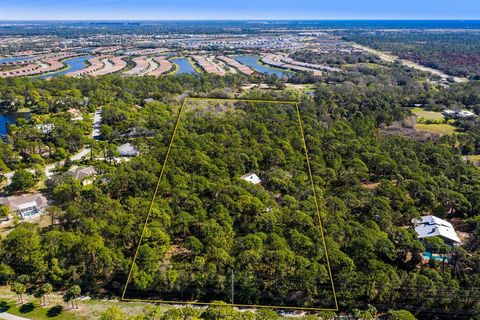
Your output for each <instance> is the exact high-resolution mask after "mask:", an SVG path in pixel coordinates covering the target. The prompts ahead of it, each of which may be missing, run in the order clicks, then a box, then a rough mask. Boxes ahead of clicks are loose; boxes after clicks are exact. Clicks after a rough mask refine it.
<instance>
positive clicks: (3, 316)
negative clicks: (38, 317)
mask: <svg viewBox="0 0 480 320" xmlns="http://www.w3.org/2000/svg"><path fill="white" fill-rule="evenodd" d="M0 319H6V320H30V319H28V318H23V317H19V316H14V315H13V314H10V313H6V312H0Z"/></svg>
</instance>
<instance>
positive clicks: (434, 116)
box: [412, 108, 444, 120]
mask: <svg viewBox="0 0 480 320" xmlns="http://www.w3.org/2000/svg"><path fill="white" fill-rule="evenodd" d="M412 112H413V113H414V114H416V115H417V117H419V118H422V119H425V120H443V119H444V116H443V114H442V113H441V112H435V111H425V110H424V109H422V108H413V109H412Z"/></svg>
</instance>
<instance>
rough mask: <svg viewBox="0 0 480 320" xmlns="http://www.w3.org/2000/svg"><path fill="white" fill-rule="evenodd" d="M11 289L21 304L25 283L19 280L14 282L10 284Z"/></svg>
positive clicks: (25, 289)
mask: <svg viewBox="0 0 480 320" xmlns="http://www.w3.org/2000/svg"><path fill="white" fill-rule="evenodd" d="M11 290H12V291H13V292H15V293H16V294H17V297H18V302H20V303H21V304H23V295H24V294H25V292H27V288H26V287H25V285H24V284H23V283H20V282H14V283H12V285H11Z"/></svg>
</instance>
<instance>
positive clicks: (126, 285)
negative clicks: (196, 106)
mask: <svg viewBox="0 0 480 320" xmlns="http://www.w3.org/2000/svg"><path fill="white" fill-rule="evenodd" d="M201 100H203V101H205V100H210V101H229V102H252V103H274V104H289V105H292V106H294V107H295V110H296V112H297V118H298V124H299V126H300V132H301V134H302V140H303V149H304V152H305V159H306V161H307V168H308V175H309V177H310V183H311V186H312V191H313V196H314V199H315V207H316V211H317V218H318V222H319V226H320V233H321V236H322V244H323V249H324V250H325V258H326V261H327V269H328V275H329V277H330V284H331V287H332V293H333V298H334V301H335V308H306V307H290V306H266V305H250V304H236V303H234V304H231V303H227V304H225V303H218V302H217V303H216V302H196V301H166V300H149V299H130V298H125V293H126V291H127V287H128V284H129V283H130V280H131V278H132V273H133V268H134V265H135V261H136V260H137V256H138V251H139V249H140V245H141V244H142V240H143V237H144V234H145V229H146V228H147V225H148V221H149V220H150V215H151V213H152V208H153V204H154V202H155V198H156V196H157V193H158V189H159V187H160V183H161V180H162V177H163V173H164V171H165V166H166V164H167V161H168V157H169V155H170V150H171V149H172V145H173V141H174V139H175V136H176V133H177V129H178V127H179V124H180V118H181V116H182V113H183V109H184V106H185V103H186V102H188V101H201ZM120 300H121V301H131V302H153V303H155V302H156V303H165V304H187V305H204V306H233V307H247V308H271V309H288V310H305V311H338V300H337V293H336V291H335V285H334V283H333V276H332V269H331V267H330V258H329V256H328V249H327V244H326V241H325V233H324V228H323V223H322V218H321V215H320V205H319V203H318V198H317V193H316V191H315V185H314V182H313V174H312V168H311V165H310V159H309V157H308V149H307V143H306V140H305V132H304V129H303V122H302V117H301V115H300V108H299V102H298V101H290V100H256V99H229V98H198V97H197V98H195V97H185V98H184V99H183V101H182V103H181V105H180V110H179V111H178V115H177V118H176V120H175V126H174V128H173V133H172V137H171V139H170V143H169V145H168V149H167V153H166V155H165V159H164V160H163V165H162V169H161V171H160V175H159V177H158V181H157V185H156V187H155V192H154V193H153V197H152V201H151V203H150V207H149V209H148V213H147V217H146V219H145V222H144V224H143V228H142V233H141V235H140V239H139V241H138V245H137V248H136V250H135V255H134V256H133V260H132V265H131V267H130V271H129V272H128V277H127V281H126V282H125V287H124V288H123V292H122V296H121V298H120Z"/></svg>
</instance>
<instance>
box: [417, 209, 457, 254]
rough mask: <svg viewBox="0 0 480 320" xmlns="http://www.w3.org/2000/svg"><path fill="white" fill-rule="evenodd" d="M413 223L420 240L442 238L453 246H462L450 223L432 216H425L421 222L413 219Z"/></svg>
mask: <svg viewBox="0 0 480 320" xmlns="http://www.w3.org/2000/svg"><path fill="white" fill-rule="evenodd" d="M412 222H413V224H414V225H415V232H416V233H417V235H418V238H419V239H426V238H429V237H440V238H442V239H443V240H444V241H445V243H447V244H449V245H451V246H459V245H461V244H462V242H461V241H460V238H459V237H458V235H457V233H456V232H455V229H454V228H453V226H452V224H451V223H450V222H448V221H445V220H443V219H440V218H438V217H435V216H432V215H430V216H423V217H422V219H421V220H417V219H413V220H412Z"/></svg>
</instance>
